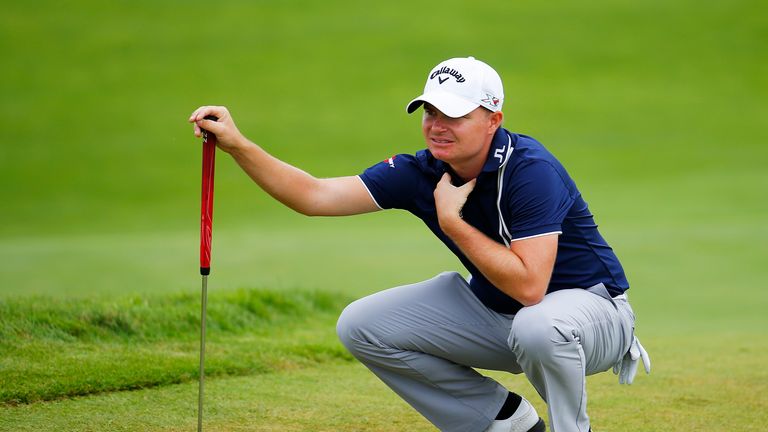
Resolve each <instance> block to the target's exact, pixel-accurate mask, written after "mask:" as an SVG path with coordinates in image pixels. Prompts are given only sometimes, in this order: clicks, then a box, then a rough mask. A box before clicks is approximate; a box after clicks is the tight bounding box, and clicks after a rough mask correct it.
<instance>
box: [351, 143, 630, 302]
mask: <svg viewBox="0 0 768 432" xmlns="http://www.w3.org/2000/svg"><path fill="white" fill-rule="evenodd" d="M445 172H449V173H451V174H452V178H453V179H458V176H456V175H455V174H454V173H453V171H452V170H451V168H450V166H449V165H448V164H447V163H444V162H442V161H440V160H437V159H435V158H434V157H433V156H432V154H431V153H430V152H429V150H426V149H425V150H421V151H419V152H417V153H416V154H415V155H409V154H398V155H395V156H393V157H391V158H389V159H387V160H385V161H383V162H380V163H378V164H376V165H374V166H372V167H370V168H368V169H367V170H365V172H363V173H362V174H361V175H360V179H361V180H362V181H363V183H364V184H365V186H366V188H368V191H369V192H370V194H371V196H372V197H373V199H374V201H376V204H377V205H378V206H379V207H381V208H382V209H389V208H397V209H403V210H407V211H409V212H411V213H413V214H414V215H416V216H417V217H419V218H420V219H421V220H422V221H424V223H425V224H426V225H427V227H428V228H429V229H430V230H431V231H432V232H433V233H434V234H435V235H436V236H437V237H438V238H439V239H440V240H441V241H442V242H443V243H445V245H446V246H448V248H449V249H450V250H451V251H452V252H453V253H454V254H456V256H457V257H458V258H459V260H460V261H461V262H462V263H463V264H464V266H465V267H466V268H467V270H469V272H470V274H471V275H472V279H471V281H470V284H469V285H470V288H471V289H472V292H474V293H475V295H476V296H477V298H478V299H479V300H480V301H481V302H482V303H483V304H485V305H486V306H487V307H489V308H491V309H493V310H495V311H497V312H500V313H515V312H517V310H518V309H520V308H521V307H522V304H520V303H519V302H517V301H516V300H514V299H513V298H511V297H509V296H508V295H506V294H504V293H503V292H502V291H500V290H499V289H497V288H496V287H495V286H493V284H491V283H490V282H489V281H488V280H487V279H486V278H485V276H483V274H482V273H481V272H480V271H479V270H478V269H477V268H476V267H475V266H474V265H473V264H472V263H471V262H470V261H469V259H467V257H466V256H464V254H463V253H462V252H461V250H459V248H458V247H457V246H456V245H455V244H454V243H453V241H451V239H449V238H448V236H446V235H445V233H443V231H442V230H441V229H440V225H439V224H438V220H437V211H436V210H435V199H434V195H433V193H434V190H435V186H436V185H437V182H438V181H440V178H441V177H442V175H443V174H444V173H445ZM462 217H463V219H464V220H465V221H466V222H467V223H469V224H470V225H472V226H474V227H475V228H477V229H478V230H480V231H481V232H483V233H484V234H485V235H487V236H488V237H490V238H492V239H494V240H495V241H497V242H499V243H501V244H504V245H506V246H509V244H510V242H513V241H516V240H522V239H526V238H531V237H536V236H540V235H547V234H559V237H558V247H557V257H556V259H555V265H554V269H553V271H552V277H551V279H550V282H549V287H548V289H547V292H553V291H557V290H561V289H567V288H589V287H591V286H593V285H597V284H599V283H603V284H605V286H606V288H607V289H608V292H609V293H610V294H611V295H612V296H616V295H619V294H621V293H623V292H624V291H625V290H627V289H628V288H629V283H628V282H627V279H626V277H625V275H624V270H623V268H622V267H621V263H619V259H618V258H617V257H616V255H615V254H614V252H613V250H612V249H611V247H610V246H609V245H608V243H607V242H606V241H605V239H604V238H603V237H602V235H600V232H599V231H598V229H597V224H595V221H594V218H593V217H592V214H591V213H590V211H589V208H588V207H587V203H586V202H585V201H584V199H583V198H582V196H581V193H580V192H579V190H578V189H577V188H576V184H575V183H574V182H573V180H572V179H571V177H570V176H569V175H568V173H567V172H566V170H565V168H563V166H562V165H561V164H560V162H559V161H558V160H557V159H556V158H555V157H554V156H553V155H552V154H551V153H550V152H549V151H547V149H545V148H544V146H543V145H541V144H540V143H539V142H538V141H536V140H535V139H533V138H531V137H529V136H525V135H520V134H515V133H512V132H509V131H508V130H506V129H503V128H499V129H498V130H497V131H496V134H495V135H494V137H493V142H492V143H491V148H490V150H489V153H488V159H487V160H486V162H485V165H484V167H483V170H482V172H481V173H480V175H478V177H477V183H476V185H475V188H474V190H473V191H472V193H471V194H470V195H469V198H468V199H467V202H466V204H465V205H464V208H463V209H462Z"/></svg>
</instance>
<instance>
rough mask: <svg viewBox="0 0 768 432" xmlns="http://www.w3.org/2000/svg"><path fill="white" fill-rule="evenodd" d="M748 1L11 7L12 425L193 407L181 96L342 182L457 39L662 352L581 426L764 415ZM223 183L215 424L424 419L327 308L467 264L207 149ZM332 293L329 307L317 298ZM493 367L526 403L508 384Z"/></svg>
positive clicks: (3, 146) (156, 419)
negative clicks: (608, 256)
mask: <svg viewBox="0 0 768 432" xmlns="http://www.w3.org/2000/svg"><path fill="white" fill-rule="evenodd" d="M764 9H765V6H764V4H763V2H759V1H756V0H737V1H732V2H716V1H704V2H694V1H691V0H683V1H678V2H665V1H650V2H642V3H638V2H630V1H618V2H616V1H613V2H607V1H592V2H578V3H574V2H568V1H562V0H556V1H554V2H548V3H546V4H543V3H542V4H539V3H533V2H508V1H490V2H483V3H482V5H480V4H476V3H471V2H465V1H459V0H447V1H444V2H441V3H439V4H436V3H432V2H404V1H394V2H378V3H371V2H360V1H352V0H343V1H335V2H322V3H320V2H310V1H305V0H297V1H287V2H239V1H220V2H217V3H215V4H212V3H210V2H203V1H196V0H195V1H188V2H178V1H173V0H171V1H167V2H150V1H145V0H139V1H133V2H125V1H115V2H106V3H105V2H97V1H91V0H87V1H82V2H69V1H64V2H53V1H42V2H35V3H24V2H16V3H12V4H8V5H4V8H3V13H2V14H0V49H2V51H3V59H4V63H3V64H4V66H5V67H3V68H0V126H2V130H3V135H4V137H3V140H2V141H0V194H1V195H2V196H3V203H4V205H3V207H2V211H0V262H2V266H0V280H1V281H2V284H1V285H0V304H2V305H3V307H2V308H1V309H2V316H0V322H2V323H3V327H2V335H3V336H2V337H3V339H2V340H0V342H2V343H1V344H0V354H2V355H0V369H1V370H2V374H1V375H0V392H2V395H4V396H3V398H4V399H3V400H4V401H6V402H10V401H12V400H15V401H16V404H15V405H13V406H11V405H7V404H6V405H4V406H2V407H0V430H3V431H5V430H8V431H19V430H22V431H23V430H35V431H41V430H80V431H90V430H94V431H96V430H193V429H194V421H195V420H194V415H195V412H194V409H195V406H196V386H195V384H194V382H193V381H194V379H195V373H196V365H197V361H196V358H197V346H196V342H195V341H196V321H195V320H196V319H197V318H196V317H197V313H198V305H197V303H196V302H197V301H198V296H199V287H200V277H199V275H198V274H197V267H198V264H197V241H198V239H197V232H198V229H199V227H198V223H199V221H198V216H197V214H198V213H197V212H198V210H199V202H198V200H199V176H200V174H199V172H200V171H199V166H200V149H199V140H197V139H194V138H193V137H192V135H191V133H190V131H191V129H190V128H189V126H188V125H187V124H186V123H185V120H186V118H187V116H188V114H189V113H190V112H191V111H192V110H193V109H194V108H195V107H196V106H197V105H199V104H205V103H217V104H219V103H220V104H226V105H228V106H229V107H230V108H231V109H232V111H233V112H234V113H235V116H236V119H237V121H238V125H239V126H240V128H241V130H243V131H244V132H245V133H246V134H247V135H248V136H249V137H251V138H252V139H254V140H255V141H257V142H259V143H261V144H263V145H264V146H265V147H266V148H267V149H268V150H270V151H271V152H273V153H274V154H275V155H276V156H278V157H281V158H284V159H286V160H287V161H289V162H292V163H295V164H296V165H298V166H300V167H302V168H304V169H306V170H308V171H309V172H312V173H314V174H316V175H319V176H334V175H348V174H354V173H358V172H360V171H362V170H363V169H364V168H365V167H367V166H369V165H371V164H373V163H376V162H377V161H380V160H382V159H383V158H384V157H385V156H389V155H391V154H393V153H397V152H414V151H416V150H418V149H419V148H421V147H422V141H421V137H420V135H419V128H418V123H419V119H418V118H415V117H409V116H407V115H406V114H405V113H404V104H405V103H406V102H407V101H408V100H410V99H411V98H412V97H413V96H414V95H415V94H417V93H418V92H419V91H420V90H421V86H422V80H423V76H424V73H425V70H426V69H427V68H429V67H431V66H432V65H433V64H436V63H437V62H438V61H440V60H442V59H444V58H447V57H451V56H463V55H475V56H476V57H478V58H480V59H483V60H486V61H488V62H489V63H491V64H492V65H494V66H495V67H496V68H497V69H498V70H499V72H500V73H501V75H502V76H503V78H504V79H505V87H506V93H507V101H506V103H505V107H504V112H505V115H506V125H507V126H508V127H509V128H511V129H512V130H515V131H518V132H522V133H526V134H530V135H533V136H535V137H537V138H539V139H540V140H541V141H542V142H543V143H544V144H545V145H547V146H548V147H549V148H550V149H551V150H552V151H553V152H554V153H555V154H556V155H557V156H558V157H559V158H560V159H561V160H562V161H563V162H564V164H565V165H566V167H567V168H568V170H569V172H570V173H571V174H572V176H573V177H574V178H575V180H576V181H577V183H578V184H579V186H580V188H581V190H582V192H583V193H584V195H585V197H586V199H587V201H588V202H589V204H590V208H591V209H592V210H593V212H594V213H595V214H596V215H597V222H598V223H599V224H600V227H601V230H602V232H603V234H604V235H605V236H606V237H607V238H608V240H609V242H610V243H611V245H612V246H613V247H614V249H615V250H616V251H617V253H618V255H619V257H620V258H621V260H622V263H623V264H624V266H625V268H626V270H627V273H628V277H629V280H630V283H631V285H632V289H631V290H630V298H631V299H632V303H633V306H634V308H635V310H636V312H637V313H638V318H639V321H638V332H639V334H640V337H641V339H642V340H643V343H644V345H645V346H646V347H647V348H649V350H650V352H651V355H652V357H653V361H654V372H653V374H652V375H651V376H649V377H645V376H641V377H638V381H637V383H636V384H635V385H633V386H632V387H630V388H624V387H618V386H617V385H616V384H615V383H614V381H615V377H613V376H611V375H609V374H606V375H601V376H596V377H593V378H591V379H590V386H591V388H590V413H591V415H592V417H593V419H594V423H595V426H596V430H599V431H626V430H639V431H655V430H659V431H661V430H663V431H681V432H682V431H690V430H700V431H707V430H712V431H714V430H738V431H761V430H765V429H768V426H767V425H766V417H765V415H764V414H763V413H764V412H766V411H768V398H767V397H766V396H765V395H766V388H765V383H766V382H768V379H766V378H767V377H766V375H765V373H764V372H763V367H762V365H764V364H766V362H768V355H766V354H765V353H766V352H767V351H768V350H766V348H768V347H766V346H765V342H764V337H763V333H764V330H765V329H766V328H768V317H767V316H766V314H765V310H766V309H768V294H766V292H765V289H764V286H765V283H764V281H765V280H768V267H766V266H765V265H764V262H765V259H766V257H768V246H766V245H768V230H767V229H766V228H765V221H766V220H768V200H766V199H765V196H766V193H765V192H766V190H768V170H766V169H765V166H766V161H768V147H767V146H766V145H765V143H766V142H768V129H766V128H765V125H764V123H765V118H768V104H767V103H766V100H768V81H767V80H766V79H765V77H766V76H768V59H767V58H766V56H765V55H764V54H763V52H764V51H765V46H767V45H768V31H767V29H768V23H767V22H766V19H765V13H764ZM216 187H217V189H216V211H215V215H214V226H215V227H214V239H213V274H212V276H211V279H210V300H211V305H212V306H211V308H212V312H211V313H212V317H213V318H212V319H213V320H214V322H215V323H218V324H217V325H215V326H214V327H212V328H211V331H210V333H209V335H210V336H209V337H210V341H211V342H210V344H209V350H210V351H209V359H210V360H209V361H210V362H209V367H210V368H211V372H210V373H211V374H212V377H211V379H210V381H209V382H208V386H209V389H210V392H209V397H210V399H209V400H208V405H207V406H208V407H209V409H210V412H209V413H208V419H209V422H210V423H209V428H210V430H221V431H230V430H232V431H234V430H259V431H269V430H295V431H299V430H318V431H320V430H324V431H337V430H341V431H344V430H348V431H361V430H371V431H374V430H375V431H387V430H391V431H395V430H431V429H430V426H429V425H428V424H427V423H426V422H424V421H423V420H422V419H420V418H418V416H417V415H416V414H414V413H413V412H412V411H411V410H410V409H409V408H408V407H407V406H405V405H404V404H403V403H402V402H401V401H399V400H398V399H397V398H396V397H395V396H394V395H392V394H391V393H389V392H388V391H387V390H386V389H385V388H383V386H382V385H381V384H380V383H378V382H376V381H375V379H374V378H373V377H372V376H371V375H370V374H369V373H367V372H366V371H365V370H364V369H363V368H361V367H360V366H359V365H356V364H355V363H349V362H346V361H345V360H343V359H345V358H346V357H345V355H343V353H342V351H341V349H340V346H339V345H338V342H336V341H335V336H334V334H333V333H334V332H333V322H334V320H335V314H336V312H337V311H338V309H339V308H340V307H341V305H342V304H343V303H344V302H346V301H348V300H349V299H351V298H355V297H359V296H362V295H366V294H368V293H371V292H374V291H378V290H380V289H384V288H387V287H389V286H393V285H398V284H403V283H407V282H411V281H414V280H419V279H425V278H428V277H430V276H432V275H434V274H435V273H437V272H439V271H442V270H446V269H458V268H459V264H458V263H457V261H456V259H455V258H453V257H452V256H450V255H449V253H448V252H446V251H445V250H444V248H443V247H442V246H441V245H439V244H438V242H437V241H436V240H435V239H434V238H432V237H431V235H430V234H429V233H428V232H426V230H424V228H423V226H421V224H420V223H419V222H418V221H415V220H413V218H411V217H409V216H408V215H406V214H402V213H396V212H395V213H393V212H389V213H381V214H374V215H366V216H361V217H357V218H351V219H348V218H345V219H323V218H315V219H310V218H303V217H300V216H298V215H294V214H292V213H291V212H289V211H288V210H285V209H284V208H282V207H280V206H279V205H278V204H276V203H274V202H273V201H272V200H271V199H270V198H269V197H267V196H265V194H263V193H262V192H260V191H258V189H257V188H255V187H254V186H253V185H251V184H250V182H249V181H248V180H247V178H246V176H245V175H243V174H242V173H241V172H240V171H239V169H238V168H237V167H236V166H235V164H234V163H232V161H231V160H228V158H226V157H225V155H223V154H220V155H219V160H218V164H217V178H216ZM253 287H265V288H266V290H263V291H262V290H253ZM243 293H250V294H243ZM258 293H269V295H275V296H285V297H284V298H285V299H287V301H289V302H290V303H294V302H295V303H296V305H297V308H298V309H296V311H301V312H300V313H299V312H296V313H299V315H301V319H300V320H298V321H297V320H296V317H295V316H294V315H292V314H293V312H291V313H285V314H284V313H283V312H285V311H282V312H280V313H277V314H276V315H275V316H273V318H269V319H266V318H259V317H258V315H257V314H256V315H254V314H252V315H248V314H247V313H246V312H244V309H242V308H241V307H240V306H238V305H239V304H241V301H242V298H240V297H238V296H242V295H256V296H257V298H259V299H260V298H261V297H258ZM302 293H303V294H302ZM307 293H310V294H307ZM313 293H314V294H313ZM319 293H324V294H319ZM323 295H328V296H329V297H330V300H329V301H330V306H328V307H327V308H326V307H325V306H322V307H318V308H315V306H311V303H312V302H311V299H313V298H321V297H322V296H323ZM313 296H321V297H313ZM306 302H309V303H310V305H309V306H308V305H307V303H306ZM142 305H153V306H152V308H148V307H147V306H142ZM233 309H234V310H235V311H236V312H237V313H234V314H232V310H233ZM217 311H218V312H217ZM219 313H221V314H226V318H224V317H221V316H219V315H217V314H219ZM46 316H47V317H48V318H50V319H51V320H53V319H54V318H56V319H55V320H54V321H55V322H52V321H51V322H49V321H45V320H42V318H41V317H46ZM247 316H250V317H251V318H249V319H253V320H254V321H253V322H251V321H247V320H246V321H239V320H241V319H245V318H244V317H247ZM279 317H283V318H279ZM285 320H288V321H290V322H293V323H294V324H290V325H288V324H285ZM7 323H11V324H12V326H13V328H12V329H9V327H8V325H9V324H7ZM45 323H48V324H45ZM238 323H240V324H238ZM242 323H251V324H253V325H250V324H249V325H247V326H246V327H247V328H249V329H250V328H253V329H254V330H253V331H251V330H244V329H243V328H245V327H238V326H240V325H241V324H242ZM308 323H309V324H308ZM175 326H181V327H183V328H181V329H179V330H178V333H175V332H176V331H177V330H174V329H175V328H176V327H175ZM227 326H234V327H235V328H234V329H231V328H228V327H227ZM24 332H26V333H24ZM46 332H48V333H46ZM121 332H123V333H121ZM54 333H55V334H54ZM73 333H75V334H73ZM22 334H28V336H27V337H23V336H22ZM291 341H293V342H291ZM339 359H342V361H337V360H339ZM264 372H269V373H264ZM495 376H496V375H495ZM497 376H498V377H499V379H501V380H502V381H504V382H505V383H507V384H508V385H510V386H512V387H514V388H520V389H523V390H522V391H523V392H524V393H525V394H526V396H528V397H530V398H531V399H532V400H533V401H534V402H535V403H536V404H537V408H539V409H540V410H541V411H543V409H544V407H543V405H542V404H541V402H540V401H538V399H537V398H536V397H535V395H533V393H532V391H531V390H530V386H528V384H527V383H525V380H524V379H523V378H521V377H509V376H506V375H497ZM174 383H175V384H174ZM147 387H149V388H147ZM120 389H138V390H135V391H117V390H120ZM83 394H90V395H88V396H75V397H71V398H70V397H68V396H67V395H83ZM62 397H63V399H62ZM48 399H55V400H52V401H48ZM32 400H36V401H39V402H33V403H28V404H27V403H21V404H19V402H21V401H32Z"/></svg>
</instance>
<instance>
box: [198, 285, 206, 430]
mask: <svg viewBox="0 0 768 432" xmlns="http://www.w3.org/2000/svg"><path fill="white" fill-rule="evenodd" d="M207 303H208V275H203V293H202V303H201V306H200V387H199V390H198V395H197V432H202V431H203V387H204V386H205V315H206V313H205V310H206V308H207V306H208V305H207Z"/></svg>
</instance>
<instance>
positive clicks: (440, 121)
mask: <svg viewBox="0 0 768 432" xmlns="http://www.w3.org/2000/svg"><path fill="white" fill-rule="evenodd" d="M432 129H435V130H438V131H444V130H446V129H447V127H446V124H445V119H444V118H442V117H439V116H438V117H437V118H435V120H434V121H433V122H432Z"/></svg>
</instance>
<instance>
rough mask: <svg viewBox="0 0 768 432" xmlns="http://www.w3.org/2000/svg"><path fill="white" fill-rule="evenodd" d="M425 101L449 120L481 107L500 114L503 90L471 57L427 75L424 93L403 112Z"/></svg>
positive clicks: (455, 60)
mask: <svg viewBox="0 0 768 432" xmlns="http://www.w3.org/2000/svg"><path fill="white" fill-rule="evenodd" d="M424 102H427V103H429V104H431V105H433V106H434V107H435V108H437V109H439V110H440V111H441V112H442V113H443V114H445V115H447V116H449V117H461V116H463V115H466V114H468V113H469V112H471V111H472V110H474V109H475V108H477V107H479V106H482V107H485V108H488V109H489V110H491V111H500V110H501V106H502V104H503V103H504V87H503V86H502V84H501V78H499V74H497V73H496V71H495V70H493V68H492V67H490V66H488V65H487V64H485V63H483V62H481V61H480V60H476V59H475V58H474V57H466V58H463V57H460V58H452V59H450V60H446V61H444V62H442V63H440V64H439V65H437V66H435V68H434V69H432V71H431V72H430V73H429V75H428V76H427V83H426V84H425V85H424V93H423V94H422V95H421V96H419V97H417V98H416V99H414V100H412V101H411V102H409V103H408V106H407V107H406V111H408V113H409V114H410V113H412V112H414V111H416V109H417V108H418V107H420V106H421V105H422V104H423V103H424Z"/></svg>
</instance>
